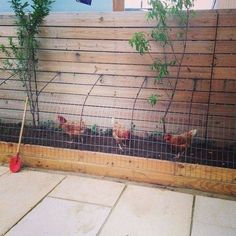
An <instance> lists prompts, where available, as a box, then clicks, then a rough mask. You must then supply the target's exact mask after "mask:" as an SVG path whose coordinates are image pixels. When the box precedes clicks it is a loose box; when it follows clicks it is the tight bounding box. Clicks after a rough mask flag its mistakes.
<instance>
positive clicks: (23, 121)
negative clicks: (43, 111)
mask: <svg viewBox="0 0 236 236" xmlns="http://www.w3.org/2000/svg"><path fill="white" fill-rule="evenodd" d="M27 105H28V97H26V99H25V108H24V114H23V118H22V123H21V129H20V137H19V142H18V145H17V151H16V152H17V153H19V151H20V144H21V139H22V134H23V129H24V124H25V116H26V110H27Z"/></svg>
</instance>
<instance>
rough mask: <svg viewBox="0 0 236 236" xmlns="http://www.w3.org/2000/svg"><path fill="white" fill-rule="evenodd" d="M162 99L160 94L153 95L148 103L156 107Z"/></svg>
mask: <svg viewBox="0 0 236 236" xmlns="http://www.w3.org/2000/svg"><path fill="white" fill-rule="evenodd" d="M159 98H160V95H158V94H152V95H151V96H150V97H149V98H148V102H149V103H150V104H151V106H152V107H153V106H155V105H156V104H157V102H158V99H159Z"/></svg>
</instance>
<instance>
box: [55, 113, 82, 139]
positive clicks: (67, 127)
mask: <svg viewBox="0 0 236 236" xmlns="http://www.w3.org/2000/svg"><path fill="white" fill-rule="evenodd" d="M57 119H58V121H59V123H60V127H61V129H62V130H63V131H64V132H65V133H67V134H68V135H69V136H70V138H71V139H72V140H73V139H74V138H75V137H80V136H81V135H82V134H84V132H85V123H84V122H83V121H79V122H69V121H67V120H66V119H65V118H64V117H63V116H61V115H58V116H57Z"/></svg>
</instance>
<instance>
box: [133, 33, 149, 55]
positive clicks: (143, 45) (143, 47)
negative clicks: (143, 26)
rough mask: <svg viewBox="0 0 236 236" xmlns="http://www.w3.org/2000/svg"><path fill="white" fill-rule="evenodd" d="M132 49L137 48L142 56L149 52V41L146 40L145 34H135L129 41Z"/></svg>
mask: <svg viewBox="0 0 236 236" xmlns="http://www.w3.org/2000/svg"><path fill="white" fill-rule="evenodd" d="M129 44H130V45H131V47H133V48H135V49H136V51H137V52H139V53H140V55H143V54H144V53H146V52H148V51H149V47H150V45H149V41H148V40H147V39H146V37H145V34H144V33H143V32H136V33H134V35H133V37H132V38H131V39H130V40H129Z"/></svg>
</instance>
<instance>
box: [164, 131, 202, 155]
mask: <svg viewBox="0 0 236 236" xmlns="http://www.w3.org/2000/svg"><path fill="white" fill-rule="evenodd" d="M196 134H197V130H196V129H193V130H190V131H188V132H185V133H182V134H165V135H164V140H165V141H166V142H167V143H169V144H171V145H172V146H174V147H176V148H177V150H178V151H181V152H182V153H178V155H177V158H179V157H180V155H183V154H184V152H185V151H186V150H187V149H188V148H189V147H190V146H191V144H192V140H193V137H194V136H196Z"/></svg>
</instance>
